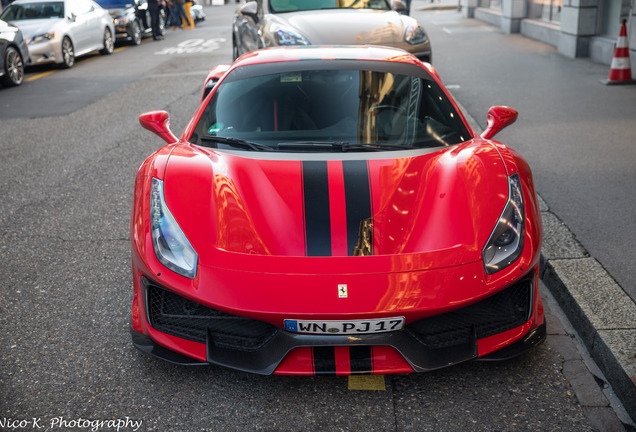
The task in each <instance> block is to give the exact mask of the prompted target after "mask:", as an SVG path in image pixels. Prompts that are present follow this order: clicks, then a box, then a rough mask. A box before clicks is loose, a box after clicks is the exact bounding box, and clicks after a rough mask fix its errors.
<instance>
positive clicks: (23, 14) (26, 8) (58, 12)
mask: <svg viewBox="0 0 636 432" xmlns="http://www.w3.org/2000/svg"><path fill="white" fill-rule="evenodd" d="M43 18H64V3H63V2H42V3H39V2H38V3H22V4H12V5H10V6H9V7H8V8H7V9H5V10H4V11H3V12H2V15H0V19H2V20H3V21H19V20H27V19H43Z"/></svg>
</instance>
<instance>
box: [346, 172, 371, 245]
mask: <svg viewBox="0 0 636 432" xmlns="http://www.w3.org/2000/svg"><path fill="white" fill-rule="evenodd" d="M342 169H343V173H344V185H345V201H346V211H347V248H348V253H349V256H353V255H354V250H355V248H356V246H358V243H359V238H360V234H361V233H362V231H366V232H367V234H368V235H367V236H364V235H363V236H362V237H363V241H364V239H365V238H366V242H367V243H370V244H368V246H369V247H372V246H373V238H372V237H371V234H372V233H373V225H371V223H370V222H371V212H372V209H371V187H370V186H369V169H368V167H367V161H364V160H353V161H344V162H343V163H342ZM369 228H371V229H370V230H369ZM371 254H372V251H371Z"/></svg>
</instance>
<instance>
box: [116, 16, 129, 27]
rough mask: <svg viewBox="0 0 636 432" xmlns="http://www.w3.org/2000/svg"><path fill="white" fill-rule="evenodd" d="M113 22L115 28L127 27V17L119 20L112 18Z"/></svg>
mask: <svg viewBox="0 0 636 432" xmlns="http://www.w3.org/2000/svg"><path fill="white" fill-rule="evenodd" d="M113 22H114V24H115V25H116V26H120V25H128V22H129V21H128V17H125V16H124V17H119V18H113Z"/></svg>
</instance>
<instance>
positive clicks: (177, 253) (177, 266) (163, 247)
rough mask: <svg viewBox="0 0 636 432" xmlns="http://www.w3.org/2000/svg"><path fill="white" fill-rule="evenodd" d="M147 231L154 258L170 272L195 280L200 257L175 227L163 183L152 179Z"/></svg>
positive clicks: (177, 227)
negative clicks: (148, 230)
mask: <svg viewBox="0 0 636 432" xmlns="http://www.w3.org/2000/svg"><path fill="white" fill-rule="evenodd" d="M150 231H151V233H152V245H153V246H154V249H155V256H156V257H157V259H158V260H159V262H160V263H161V264H163V265H164V266H166V267H168V268H169V269H170V270H172V271H174V272H176V273H178V274H180V275H181V276H185V277H187V278H190V279H194V277H195V276H196V274H197V262H198V260H199V256H198V255H197V253H196V252H195V251H194V248H192V246H191V245H190V242H189V241H188V239H187V238H186V236H185V235H184V234H183V231H181V228H179V225H177V221H176V220H175V219H174V217H173V216H172V214H171V213H170V210H168V207H167V206H166V202H165V200H164V196H163V182H162V181H161V180H157V179H156V178H153V179H152V186H151V190H150Z"/></svg>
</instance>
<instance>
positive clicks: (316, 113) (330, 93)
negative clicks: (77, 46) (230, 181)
mask: <svg viewBox="0 0 636 432" xmlns="http://www.w3.org/2000/svg"><path fill="white" fill-rule="evenodd" d="M359 64H364V65H365V66H366V67H365V68H364V69H359V68H358V67H359ZM301 66H302V68H301ZM367 67H368V68H367ZM260 73H262V75H261V74H260ZM468 139H470V135H469V133H468V131H467V129H466V127H465V126H464V124H463V123H462V121H461V120H460V117H459V115H458V113H457V112H456V111H455V109H454V107H453V105H452V104H451V102H450V101H449V100H448V98H447V97H446V95H445V94H444V92H443V91H442V90H441V88H440V87H439V86H438V85H437V83H436V82H435V81H433V79H431V78H430V76H428V74H427V73H426V71H425V70H424V69H423V68H421V67H418V66H413V65H403V64H399V63H388V62H359V61H358V62H356V61H349V62H346V61H321V62H313V61H311V62H310V61H303V62H284V63H273V64H267V65H256V66H246V67H243V68H238V69H235V70H234V71H232V72H231V73H230V74H229V75H228V76H227V77H226V79H225V80H224V81H223V82H222V83H221V84H220V85H219V86H218V88H217V89H216V91H215V93H214V94H213V95H212V98H211V99H210V101H209V103H208V105H207V106H206V108H205V110H204V112H203V114H202V115H201V117H200V119H199V121H198V123H197V125H196V127H195V129H194V132H193V133H192V136H191V137H190V142H192V143H194V144H198V145H202V146H206V147H214V148H240V149H244V150H252V151H254V150H272V151H276V150H279V151H282V150H286V151H289V150H292V151H306V152H315V151H377V150H392V149H395V150H398V149H399V150H404V149H418V148H426V147H437V146H450V145H454V144H458V143H461V142H464V141H466V140H468ZM241 141H242V142H241Z"/></svg>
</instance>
